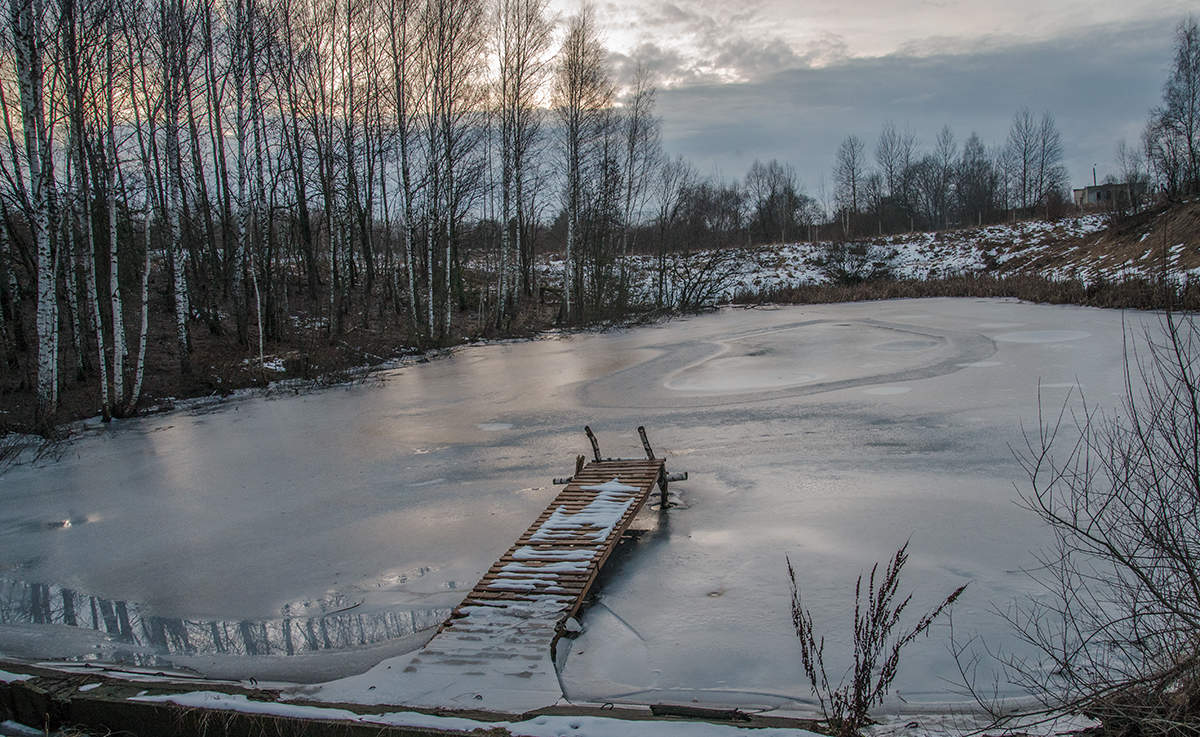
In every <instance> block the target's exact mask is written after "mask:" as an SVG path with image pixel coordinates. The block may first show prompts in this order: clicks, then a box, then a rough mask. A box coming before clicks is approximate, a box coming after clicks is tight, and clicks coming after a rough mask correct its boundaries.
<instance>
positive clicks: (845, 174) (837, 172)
mask: <svg viewBox="0 0 1200 737" xmlns="http://www.w3.org/2000/svg"><path fill="white" fill-rule="evenodd" d="M865 148H866V146H865V144H863V141H862V139H861V138H859V137H858V136H854V135H850V136H846V138H845V139H844V140H843V141H842V143H841V145H839V146H838V150H837V158H836V159H835V161H834V166H833V182H834V187H835V189H836V192H835V194H834V197H835V198H836V200H837V202H838V205H839V208H840V209H841V210H842V218H843V223H842V226H843V230H845V231H847V232H848V231H849V230H850V221H851V219H852V218H853V217H854V216H855V215H857V214H858V212H859V209H858V208H859V202H860V199H859V197H860V195H861V190H862V185H863V177H864V176H865V167H866V161H865V159H864V156H863V151H864V149H865Z"/></svg>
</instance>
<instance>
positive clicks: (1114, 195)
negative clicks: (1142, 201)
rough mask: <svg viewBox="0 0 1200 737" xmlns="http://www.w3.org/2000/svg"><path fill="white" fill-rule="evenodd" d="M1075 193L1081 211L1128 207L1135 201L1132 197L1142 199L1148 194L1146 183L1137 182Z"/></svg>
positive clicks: (1113, 184) (1089, 188) (1102, 186)
mask: <svg viewBox="0 0 1200 737" xmlns="http://www.w3.org/2000/svg"><path fill="white" fill-rule="evenodd" d="M1073 192H1074V194H1075V206H1076V207H1078V208H1079V209H1081V210H1107V209H1112V208H1124V207H1128V206H1129V203H1130V201H1131V200H1132V199H1134V197H1131V195H1136V197H1137V198H1141V197H1142V196H1143V195H1145V194H1146V184H1145V182H1135V183H1133V184H1125V183H1115V182H1114V183H1110V184H1097V185H1095V186H1092V187H1084V188H1083V189H1076V190H1073Z"/></svg>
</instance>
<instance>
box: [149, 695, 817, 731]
mask: <svg viewBox="0 0 1200 737" xmlns="http://www.w3.org/2000/svg"><path fill="white" fill-rule="evenodd" d="M130 700H131V701H141V702H150V703H168V704H175V705H177V706H183V707H188V708H203V709H222V710H226V711H236V712H239V713H242V714H259V715H263V716H275V717H288V718H294V719H327V720H334V721H346V722H355V723H358V724H378V725H384V726H389V727H414V728H418V729H442V730H459V731H462V732H472V731H475V730H489V729H507V730H508V731H509V733H510V734H512V735H514V737H563V735H572V736H574V737H676V736H678V737H684V736H685V735H686V736H687V737H741V736H743V735H745V736H748V737H816V735H815V733H813V732H810V731H808V730H803V729H787V728H782V727H769V728H765V729H764V728H760V729H752V730H750V729H746V728H742V727H735V726H731V725H726V724H709V723H707V722H680V721H670V722H667V721H645V720H636V721H635V720H626V719H613V718H610V717H585V716H537V717H533V718H532V719H526V720H524V721H517V722H507V721H497V722H484V721H479V720H476V719H465V718H462V717H449V716H437V715H434V714H422V713H420V712H415V711H398V712H387V713H384V714H357V713H355V712H352V711H350V710H348V709H336V708H331V707H323V706H303V705H300V704H289V703H278V702H271V701H253V700H251V699H249V698H247V697H246V696H245V695H243V694H223V693H217V692H215V691H194V692H191V693H182V694H162V695H157V696H136V697H133V698H131V699H130Z"/></svg>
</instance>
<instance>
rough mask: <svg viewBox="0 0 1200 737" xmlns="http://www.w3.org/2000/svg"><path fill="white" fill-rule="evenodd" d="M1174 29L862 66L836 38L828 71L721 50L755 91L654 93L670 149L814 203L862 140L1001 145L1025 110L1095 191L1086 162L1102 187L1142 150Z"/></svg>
mask: <svg viewBox="0 0 1200 737" xmlns="http://www.w3.org/2000/svg"><path fill="white" fill-rule="evenodd" d="M1173 28H1174V22H1172V21H1154V22H1145V23H1142V24H1139V25H1136V26H1131V27H1125V28H1119V29H1118V28H1111V27H1110V28H1091V29H1086V30H1084V31H1081V32H1079V33H1077V34H1076V35H1074V36H1072V37H1069V38H1059V39H1056V40H1053V41H1047V42H1041V43H1034V44H1017V45H1013V44H1011V43H1007V44H1006V43H1003V42H1002V40H994V41H993V42H990V43H988V42H985V43H979V44H977V47H978V48H976V49H974V50H973V51H972V52H971V53H963V50H962V49H959V48H956V47H955V44H953V43H951V42H950V41H949V40H939V39H936V38H931V39H927V40H925V41H923V42H920V43H919V44H918V45H916V46H912V47H910V48H909V52H908V53H903V54H895V55H891V56H885V57H881V58H873V59H856V60H846V59H845V58H844V45H843V46H842V47H840V48H839V46H838V44H837V39H836V38H832V39H827V40H826V44H827V45H828V47H829V49H830V51H829V54H830V55H831V56H834V57H835V58H836V57H838V55H839V54H840V55H841V60H840V61H838V62H836V63H832V64H829V65H828V66H823V67H813V66H811V63H812V62H811V59H812V57H811V56H808V55H807V54H806V53H795V52H791V51H790V50H784V49H783V48H781V47H779V46H777V45H775V44H774V43H773V42H771V41H764V42H759V43H757V44H754V43H749V42H747V41H745V39H734V40H729V41H727V42H726V43H724V44H721V45H718V46H717V47H716V48H714V52H713V58H714V59H715V60H716V62H717V63H719V64H722V65H724V64H737V65H742V66H743V67H744V68H746V69H753V70H758V73H757V74H755V75H753V78H754V79H755V80H756V81H752V82H746V83H742V84H692V85H691V86H685V87H679V88H674V89H663V90H661V91H660V92H659V112H660V114H661V115H662V116H663V120H664V131H663V133H664V136H663V137H664V144H665V146H666V147H667V149H668V150H669V151H670V152H671V153H681V154H683V155H685V156H687V157H688V158H690V159H692V160H693V161H694V162H695V163H696V164H697V165H698V166H699V167H700V168H701V169H702V170H704V171H709V170H716V171H719V172H721V173H722V174H724V175H725V176H727V177H734V176H738V177H740V176H741V175H742V174H743V173H744V172H745V170H746V168H747V167H748V166H749V164H750V162H751V161H753V160H754V159H755V158H761V159H768V158H780V159H783V160H787V161H789V162H790V163H792V164H794V165H795V166H796V167H797V170H798V171H799V172H800V173H801V174H802V176H803V177H804V178H805V180H806V182H807V184H808V188H809V190H810V191H815V190H816V187H817V182H818V180H819V177H820V176H821V175H824V176H825V178H826V179H828V178H829V175H828V172H829V170H830V168H831V165H832V160H833V152H834V150H835V148H836V147H837V145H838V143H839V142H840V141H841V139H842V138H844V137H845V136H846V135H848V134H850V133H855V134H858V135H859V136H862V137H863V138H864V139H866V140H867V141H868V150H869V151H873V150H874V142H875V138H876V137H877V136H878V133H879V129H880V126H881V125H882V124H883V123H884V121H888V120H891V121H894V122H895V123H896V125H897V126H899V127H901V128H906V127H907V128H909V129H911V130H912V131H913V132H915V133H916V134H917V135H918V137H919V138H920V139H921V141H922V143H923V145H925V146H928V145H929V144H930V143H931V142H932V140H933V138H934V136H936V135H937V131H938V130H939V129H940V128H941V126H942V125H943V124H949V125H950V126H951V127H952V128H953V130H954V131H955V133H956V134H957V136H958V137H959V140H960V141H961V140H962V139H965V138H966V136H968V135H969V134H970V133H971V132H972V131H977V132H978V133H979V134H980V136H981V137H983V139H984V141H985V142H986V143H988V144H995V143H1000V142H1002V141H1003V139H1004V137H1005V136H1006V135H1007V131H1008V127H1009V124H1010V122H1011V120H1012V116H1013V113H1014V112H1015V111H1016V110H1017V109H1018V108H1020V107H1023V106H1026V107H1029V108H1030V109H1031V110H1033V111H1034V112H1035V113H1038V114H1040V113H1041V112H1042V111H1043V110H1049V111H1050V112H1052V113H1053V114H1054V115H1055V116H1056V118H1057V121H1058V126H1059V129H1060V130H1061V131H1062V134H1063V139H1064V142H1065V149H1066V156H1067V162H1066V163H1067V166H1068V168H1069V170H1070V174H1071V178H1072V181H1073V182H1075V183H1080V182H1082V181H1083V180H1084V179H1085V178H1086V179H1088V180H1090V178H1091V166H1092V164H1093V163H1097V164H1099V165H1100V166H1099V168H1100V176H1101V177H1103V176H1104V174H1105V173H1106V172H1110V171H1112V168H1113V165H1112V160H1113V148H1114V146H1115V144H1116V142H1117V140H1118V139H1120V138H1122V137H1125V138H1127V139H1129V142H1130V143H1131V144H1132V143H1135V142H1136V139H1137V136H1138V135H1139V133H1140V130H1141V128H1142V126H1143V124H1144V122H1145V119H1146V114H1147V111H1148V110H1149V108H1150V107H1152V106H1153V105H1155V104H1157V102H1158V100H1159V97H1160V92H1161V88H1162V82H1163V80H1164V79H1165V76H1166V73H1167V70H1168V67H1169V64H1170V61H1171V44H1172V39H1173V35H1172V32H1173ZM656 48H657V47H656ZM917 49H919V50H920V53H916V50H917ZM646 50H647V52H649V51H651V50H652V49H650V48H647V49H646ZM652 58H656V59H657V63H658V64H660V66H661V68H662V69H664V70H669V69H671V68H672V65H682V66H686V65H687V64H688V61H687V60H686V59H684V58H682V57H681V56H679V55H678V54H676V55H675V56H672V52H669V51H664V50H663V49H661V48H658V49H657V56H656V57H654V56H652ZM664 73H667V72H666V71H664ZM701 78H702V75H700V74H696V75H693V76H692V77H691V79H694V80H698V79H701Z"/></svg>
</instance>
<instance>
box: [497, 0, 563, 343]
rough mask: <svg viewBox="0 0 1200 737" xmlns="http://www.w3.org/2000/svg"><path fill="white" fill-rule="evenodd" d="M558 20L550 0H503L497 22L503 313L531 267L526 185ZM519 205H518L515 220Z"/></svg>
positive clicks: (500, 275) (498, 10)
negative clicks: (525, 242)
mask: <svg viewBox="0 0 1200 737" xmlns="http://www.w3.org/2000/svg"><path fill="white" fill-rule="evenodd" d="M552 30H553V26H552V24H551V22H550V18H549V14H548V0H497V3H496V12H495V19H494V22H493V34H494V41H493V52H494V54H495V59H496V61H495V65H496V69H497V76H496V81H495V88H496V89H495V92H496V99H497V105H498V110H499V119H500V120H499V128H500V225H501V227H500V266H499V284H498V287H499V294H500V301H499V307H498V313H497V318H498V319H499V320H501V321H502V320H503V319H504V316H505V310H507V309H510V308H511V306H512V302H513V300H514V297H515V294H516V290H517V286H518V284H517V282H518V281H520V280H521V278H522V275H524V274H525V273H526V270H525V269H524V264H523V263H522V260H523V259H524V258H526V255H525V253H524V250H523V249H522V247H521V231H522V228H521V222H522V214H523V213H522V211H521V208H522V197H521V194H522V192H521V190H522V189H523V185H524V182H525V178H526V173H527V170H528V168H529V167H528V152H529V148H530V145H531V138H532V137H533V136H535V135H536V134H537V129H538V127H539V123H540V120H541V118H540V115H539V114H538V109H537V104H538V99H537V95H538V93H539V91H540V88H541V85H542V83H543V81H544V78H545V74H546V71H547V60H546V58H545V57H546V51H547V49H548V48H549V46H550V39H551V32H552ZM514 210H515V211H516V217H515V223H514Z"/></svg>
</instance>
